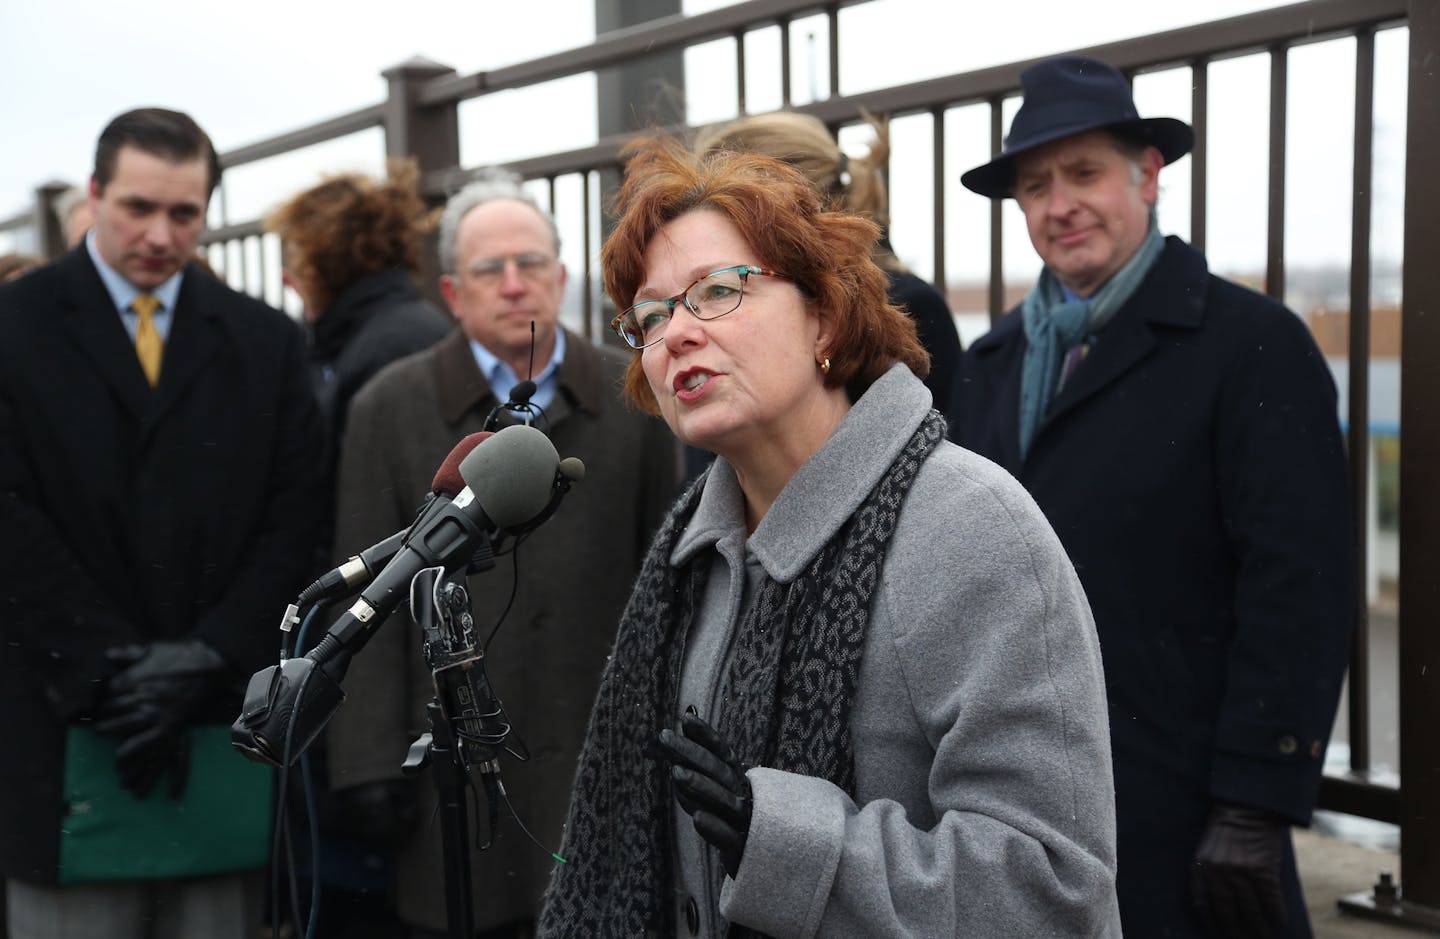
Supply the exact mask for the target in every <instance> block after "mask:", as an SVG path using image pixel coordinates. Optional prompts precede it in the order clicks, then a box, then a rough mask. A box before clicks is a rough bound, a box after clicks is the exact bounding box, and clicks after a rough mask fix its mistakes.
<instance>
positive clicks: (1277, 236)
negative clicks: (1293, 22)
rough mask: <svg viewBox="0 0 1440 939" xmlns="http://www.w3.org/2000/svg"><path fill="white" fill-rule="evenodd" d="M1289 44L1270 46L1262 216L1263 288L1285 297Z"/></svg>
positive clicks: (1282, 299)
mask: <svg viewBox="0 0 1440 939" xmlns="http://www.w3.org/2000/svg"><path fill="white" fill-rule="evenodd" d="M1289 53H1290V50H1289V47H1288V46H1284V45H1279V46H1274V47H1272V48H1271V50H1270V200H1269V202H1270V205H1269V211H1268V217H1267V219H1266V229H1267V231H1268V236H1267V244H1266V249H1265V292H1266V293H1267V294H1269V295H1270V296H1272V297H1274V298H1275V299H1276V300H1279V301H1281V302H1282V303H1283V302H1284V301H1285V105H1286V88H1285V82H1286V78H1287V73H1286V66H1287V65H1288V62H1289Z"/></svg>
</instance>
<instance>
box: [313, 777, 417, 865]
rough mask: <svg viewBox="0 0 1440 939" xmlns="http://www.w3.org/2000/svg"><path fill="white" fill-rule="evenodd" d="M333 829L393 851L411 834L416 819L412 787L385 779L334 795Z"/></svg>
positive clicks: (412, 784) (414, 793) (342, 790)
mask: <svg viewBox="0 0 1440 939" xmlns="http://www.w3.org/2000/svg"><path fill="white" fill-rule="evenodd" d="M334 802H335V828H336V829H337V830H338V831H340V832H342V833H344V834H346V835H349V836H350V837H352V838H354V839H356V840H357V841H361V842H364V843H365V844H368V845H372V846H374V847H378V848H394V847H397V846H399V845H400V844H401V843H402V842H403V841H404V840H405V839H406V838H407V837H409V836H410V835H411V834H412V833H414V831H415V829H416V826H417V823H418V822H419V819H420V797H419V794H418V793H417V792H416V789H415V783H413V782H411V781H409V780H404V779H387V780H383V781H381V782H373V783H363V784H361V785H359V786H351V787H350V788H348V789H337V790H336V791H335V793H334Z"/></svg>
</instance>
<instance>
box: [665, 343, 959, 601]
mask: <svg viewBox="0 0 1440 939" xmlns="http://www.w3.org/2000/svg"><path fill="white" fill-rule="evenodd" d="M929 413H930V391H929V389H927V388H926V387H925V385H924V384H922V383H921V381H920V379H918V378H916V377H915V376H914V374H912V373H911V371H910V370H909V369H908V368H906V367H905V366H904V365H893V366H891V367H890V369H889V371H887V372H885V374H883V375H881V376H880V377H879V378H878V379H876V381H875V383H874V384H872V385H871V386H870V388H869V389H868V390H867V391H866V392H865V394H863V395H861V396H860V400H859V401H857V402H855V405H854V406H853V407H851V408H850V410H849V412H847V413H846V415H845V417H844V418H843V419H842V420H841V421H840V425H839V426H838V427H836V428H835V433H834V434H832V435H831V436H830V439H829V440H827V441H826V442H825V444H824V445H823V446H821V448H820V449H819V450H817V451H815V453H814V454H813V455H811V457H810V459H808V460H806V461H805V463H804V464H803V465H802V466H801V467H800V469H799V470H797V471H796V473H795V475H794V476H792V477H791V478H790V481H789V482H788V483H786V484H785V488H784V489H782V490H781V491H780V496H779V497H778V498H777V499H776V500H775V504H774V505H772V506H771V507H770V511H769V512H768V513H767V514H766V515H765V518H764V519H762V520H761V522H760V525H759V526H758V527H757V528H756V529H755V533H754V534H752V535H751V536H750V539H749V542H748V546H749V549H750V550H751V551H752V552H753V553H754V555H755V557H756V558H757V559H758V560H759V561H760V563H761V564H762V565H763V566H764V568H765V572H766V573H767V574H768V575H769V576H770V577H771V578H772V579H774V580H775V581H776V582H778V583H782V584H785V583H789V582H790V581H792V580H794V579H795V578H796V577H798V576H800V574H801V572H803V571H804V570H805V568H806V566H807V565H809V563H810V562H811V561H813V560H814V559H815V555H816V554H817V553H819V551H820V549H821V548H823V547H824V546H825V545H826V543H828V542H829V541H830V539H831V538H833V537H834V536H835V533H836V532H837V531H839V530H840V528H841V526H843V525H844V524H845V522H846V521H847V520H848V519H849V518H850V516H851V515H853V514H854V512H855V510H856V509H858V508H859V507H860V504H861V503H862V502H864V501H865V497H866V496H867V495H869V493H870V490H871V489H873V488H874V486H875V484H876V483H877V482H879V481H880V479H881V477H883V476H884V475H885V473H886V471H888V470H889V469H890V464H892V463H893V462H894V461H895V458H896V457H897V456H899V455H900V451H901V450H903V449H904V448H905V445H906V444H907V443H909V442H910V437H911V436H912V435H913V434H914V433H915V428H917V427H919V426H920V423H921V422H922V421H923V420H924V419H925V416H926V415H927V414H929ZM744 524H745V503H744V495H743V494H742V493H741V491H740V483H739V480H738V479H736V477H735V470H734V469H733V468H732V467H731V466H730V464H729V463H728V462H727V461H726V460H725V459H724V458H723V457H718V458H716V460H715V463H714V466H713V467H712V469H711V470H710V475H709V478H708V479H707V480H706V483H705V491H704V492H703V493H702V494H701V496H700V503H699V505H697V506H696V508H695V514H694V516H692V518H691V520H690V523H689V525H687V526H686V529H685V532H684V533H683V534H682V535H681V536H680V538H679V539H678V540H677V542H676V544H675V550H674V552H673V553H672V554H671V563H672V564H675V565H677V566H678V565H682V564H685V563H687V562H689V561H690V560H691V559H692V558H694V556H695V555H696V554H698V553H699V552H700V550H701V549H703V548H706V547H709V546H711V545H714V544H715V543H716V542H718V541H719V540H720V539H721V538H723V537H724V536H725V535H726V534H728V533H729V532H731V531H734V530H735V529H736V528H737V527H742V528H743V526H744Z"/></svg>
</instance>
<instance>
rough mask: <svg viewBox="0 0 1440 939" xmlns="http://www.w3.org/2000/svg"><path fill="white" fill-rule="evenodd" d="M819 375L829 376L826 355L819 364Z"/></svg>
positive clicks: (828, 358)
mask: <svg viewBox="0 0 1440 939" xmlns="http://www.w3.org/2000/svg"><path fill="white" fill-rule="evenodd" d="M820 374H821V375H829V374H830V356H828V355H827V356H825V360H824V361H822V362H821V363H820Z"/></svg>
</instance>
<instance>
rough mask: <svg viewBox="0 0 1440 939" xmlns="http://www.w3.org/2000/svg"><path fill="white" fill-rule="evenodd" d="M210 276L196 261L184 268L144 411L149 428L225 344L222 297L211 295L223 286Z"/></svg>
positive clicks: (173, 403) (182, 394)
mask: <svg viewBox="0 0 1440 939" xmlns="http://www.w3.org/2000/svg"><path fill="white" fill-rule="evenodd" d="M210 278H211V275H210V274H207V273H206V272H205V271H202V270H200V269H199V268H197V267H195V265H193V264H192V265H189V266H187V267H186V269H185V279H184V280H182V281H181V282H180V298H179V300H178V301H177V302H176V304H175V317H174V319H173V320H171V322H170V335H169V337H168V338H167V339H166V341H165V358H164V360H163V362H162V364H161V366H160V383H159V384H158V385H156V386H155V393H154V395H153V396H152V397H151V399H150V406H149V408H148V409H147V410H146V412H145V424H146V428H147V430H148V429H149V428H150V427H153V426H154V425H155V424H156V423H158V422H159V421H160V420H161V418H163V417H164V416H165V414H166V413H167V412H168V411H169V410H170V409H171V408H172V407H174V406H175V404H176V403H177V402H179V401H180V400H181V399H182V398H183V397H184V396H185V390H186V389H187V388H188V387H189V386H190V385H191V384H192V383H193V382H194V381H195V379H196V378H197V377H199V376H200V375H201V374H202V373H203V372H204V371H205V368H206V366H207V365H208V364H209V362H210V360H211V359H212V358H213V357H214V356H215V353H216V352H218V351H219V349H220V347H221V346H222V345H223V344H224V338H225V326H224V323H223V322H222V320H221V316H220V313H219V312H218V310H219V309H220V307H221V302H220V301H222V299H223V298H217V297H215V296H212V294H214V293H215V292H216V291H218V290H219V289H220V287H219V285H218V284H216V283H214V282H213V281H212V280H210Z"/></svg>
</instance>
